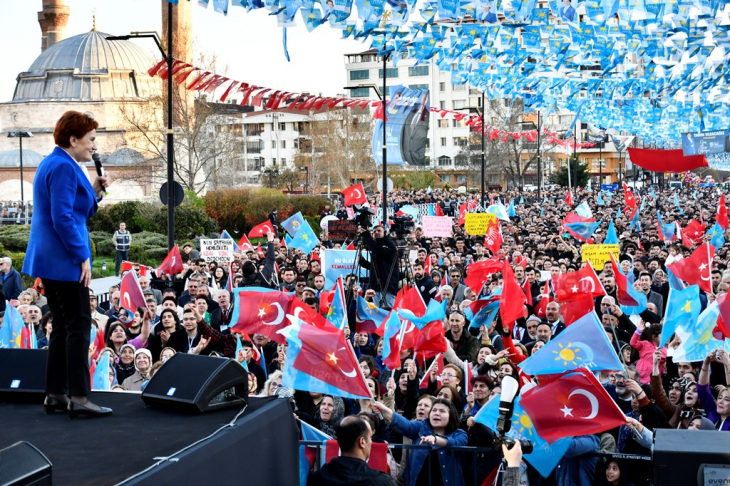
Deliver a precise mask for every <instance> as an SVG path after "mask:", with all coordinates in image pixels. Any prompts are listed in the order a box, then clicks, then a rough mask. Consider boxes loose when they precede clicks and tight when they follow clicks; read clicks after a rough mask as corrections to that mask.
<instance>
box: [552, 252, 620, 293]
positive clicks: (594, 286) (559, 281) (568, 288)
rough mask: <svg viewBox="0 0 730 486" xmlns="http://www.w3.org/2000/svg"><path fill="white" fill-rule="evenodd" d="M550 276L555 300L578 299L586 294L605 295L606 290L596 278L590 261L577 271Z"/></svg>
mask: <svg viewBox="0 0 730 486" xmlns="http://www.w3.org/2000/svg"><path fill="white" fill-rule="evenodd" d="M551 278H552V281H553V289H554V290H555V300H557V301H558V302H570V301H573V300H578V299H580V298H581V296H583V295H586V294H587V295H590V296H591V297H598V296H600V295H606V290H605V289H604V288H603V285H601V281H600V280H598V275H596V271H595V270H593V266H592V265H591V263H590V262H586V265H585V266H584V267H583V268H581V269H580V270H578V271H575V272H567V273H561V274H558V275H553V276H552V277H551Z"/></svg>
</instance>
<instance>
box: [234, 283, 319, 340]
mask: <svg viewBox="0 0 730 486" xmlns="http://www.w3.org/2000/svg"><path fill="white" fill-rule="evenodd" d="M233 298H234V305H233V316H232V317H231V330H232V331H235V332H246V333H248V334H252V335H253V334H263V335H264V336H269V337H270V338H271V339H272V340H274V341H276V342H277V343H280V344H281V343H283V342H284V337H283V336H282V335H281V334H278V333H277V331H279V330H281V329H283V328H285V327H287V326H288V325H289V324H290V322H289V319H287V314H290V313H291V314H292V315H295V314H298V312H296V311H295V310H292V309H291V307H292V302H293V301H294V298H295V297H294V296H293V295H291V294H288V293H286V292H279V291H272V292H257V291H251V290H239V291H238V292H234V294H233ZM290 310H292V312H290ZM302 311H303V310H302ZM295 317H298V316H296V315H295ZM304 320H306V318H304Z"/></svg>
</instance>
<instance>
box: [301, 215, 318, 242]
mask: <svg viewBox="0 0 730 486" xmlns="http://www.w3.org/2000/svg"><path fill="white" fill-rule="evenodd" d="M304 220H305V221H306V222H307V223H309V226H311V227H312V231H314V234H315V235H317V237H318V238H319V233H320V232H321V231H322V228H321V227H320V226H319V222H320V221H321V220H322V218H320V217H319V216H304Z"/></svg>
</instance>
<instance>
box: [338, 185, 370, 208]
mask: <svg viewBox="0 0 730 486" xmlns="http://www.w3.org/2000/svg"><path fill="white" fill-rule="evenodd" d="M342 195H343V196H345V206H354V205H355V204H365V203H366V202H368V198H367V197H366V196H365V188H364V187H362V184H355V185H354V186H350V187H348V188H347V189H344V190H343V191H342Z"/></svg>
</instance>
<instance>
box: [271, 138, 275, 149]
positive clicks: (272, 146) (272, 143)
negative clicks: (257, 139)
mask: <svg viewBox="0 0 730 486" xmlns="http://www.w3.org/2000/svg"><path fill="white" fill-rule="evenodd" d="M271 148H272V149H275V148H276V140H272V141H271Z"/></svg>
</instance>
